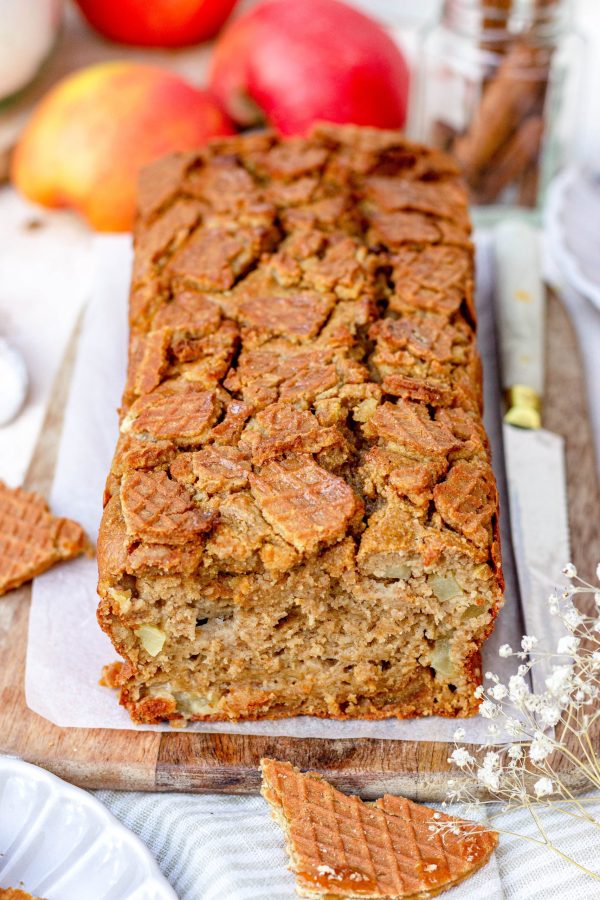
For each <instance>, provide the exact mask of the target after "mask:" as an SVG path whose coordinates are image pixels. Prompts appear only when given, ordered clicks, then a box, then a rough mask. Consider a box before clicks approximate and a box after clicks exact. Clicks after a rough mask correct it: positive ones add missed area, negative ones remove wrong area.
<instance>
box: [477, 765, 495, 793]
mask: <svg viewBox="0 0 600 900" xmlns="http://www.w3.org/2000/svg"><path fill="white" fill-rule="evenodd" d="M477 780H478V781H480V782H481V783H482V784H483V785H484V786H485V787H486V788H488V789H489V790H490V791H497V790H498V788H499V787H500V772H499V771H498V770H497V769H484V768H481V769H479V771H478V772H477Z"/></svg>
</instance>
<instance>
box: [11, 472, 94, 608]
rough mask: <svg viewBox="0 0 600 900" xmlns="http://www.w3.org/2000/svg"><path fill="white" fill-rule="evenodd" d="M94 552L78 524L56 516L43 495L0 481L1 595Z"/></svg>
mask: <svg viewBox="0 0 600 900" xmlns="http://www.w3.org/2000/svg"><path fill="white" fill-rule="evenodd" d="M91 549H92V548H91V544H90V542H89V541H88V539H87V537H86V534H85V532H84V530H83V528H82V527H81V525H78V524H77V522H74V521H73V520H72V519H62V518H58V517H56V516H53V515H52V513H51V512H50V510H49V508H48V504H47V503H46V501H45V500H44V498H43V497H41V496H40V495H39V494H35V493H31V492H29V491H24V490H23V489H22V488H11V487H8V485H6V484H4V482H2V481H0V596H1V595H2V594H5V593H6V592H7V591H10V590H12V589H13V588H16V587H19V585H21V584H24V583H25V582H26V581H30V580H31V579H32V578H35V576H36V575H39V574H40V573H41V572H45V571H46V569H49V568H50V566H52V565H54V563H56V562H60V561H61V560H65V559H73V558H74V557H75V556H79V554H80V553H84V552H85V553H91Z"/></svg>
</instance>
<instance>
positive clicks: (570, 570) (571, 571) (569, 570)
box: [562, 563, 577, 578]
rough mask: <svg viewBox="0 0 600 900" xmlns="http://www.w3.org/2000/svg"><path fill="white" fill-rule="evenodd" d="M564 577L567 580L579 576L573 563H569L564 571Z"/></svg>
mask: <svg viewBox="0 0 600 900" xmlns="http://www.w3.org/2000/svg"><path fill="white" fill-rule="evenodd" d="M562 573H563V575H565V576H566V577H567V578H575V577H576V576H577V569H576V568H575V566H574V565H573V563H567V565H566V566H565V567H564V569H563V570H562Z"/></svg>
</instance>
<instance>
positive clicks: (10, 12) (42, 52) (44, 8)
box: [0, 0, 62, 101]
mask: <svg viewBox="0 0 600 900" xmlns="http://www.w3.org/2000/svg"><path fill="white" fill-rule="evenodd" d="M61 6H62V3H61V0H0V101H1V100H5V99H6V98H7V97H10V96H11V95H12V94H14V93H16V92H17V91H20V90H21V88H24V87H25V86H26V85H27V84H29V82H30V81H31V80H32V78H33V77H34V76H35V75H36V74H37V72H38V70H39V68H40V66H41V65H42V63H43V62H44V60H45V59H46V57H47V56H48V54H49V53H50V51H51V49H52V47H53V45H54V41H55V39H56V35H57V32H58V26H59V24H60V18H61Z"/></svg>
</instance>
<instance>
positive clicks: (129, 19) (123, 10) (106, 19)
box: [76, 0, 237, 47]
mask: <svg viewBox="0 0 600 900" xmlns="http://www.w3.org/2000/svg"><path fill="white" fill-rule="evenodd" d="M76 2H77V4H78V5H79V7H80V9H81V11H82V13H83V14H84V16H85V17H86V19H87V20H88V22H89V23H90V25H92V26H93V27H94V28H95V29H96V30H97V31H99V32H100V34H103V35H104V36H105V37H107V38H110V40H111V41H119V42H120V43H121V44H137V45H139V46H144V47H184V46H185V45H186V44H197V43H199V42H200V41H207V40H208V39H209V38H212V37H214V36H215V34H216V33H217V31H218V30H219V28H220V27H221V26H222V25H223V23H224V21H225V20H226V18H227V17H228V15H229V14H230V13H231V10H232V9H233V7H234V6H235V4H236V2H237V0H76Z"/></svg>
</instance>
